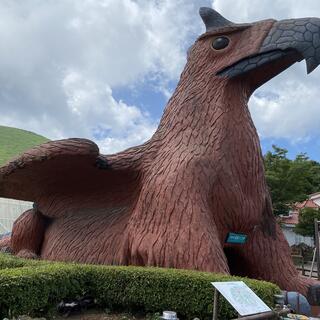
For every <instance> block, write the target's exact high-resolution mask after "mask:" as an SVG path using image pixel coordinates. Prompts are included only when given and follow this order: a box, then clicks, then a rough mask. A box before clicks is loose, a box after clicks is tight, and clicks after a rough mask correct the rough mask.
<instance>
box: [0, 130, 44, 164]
mask: <svg viewBox="0 0 320 320" xmlns="http://www.w3.org/2000/svg"><path fill="white" fill-rule="evenodd" d="M47 141H49V139H47V138H45V137H42V136H39V135H37V134H35V133H33V132H30V131H25V130H21V129H16V128H10V127H4V126H0V166H1V165H3V164H4V163H5V162H7V161H8V160H10V159H11V158H13V157H15V156H17V155H19V154H20V153H22V152H24V151H26V150H28V149H30V148H32V147H34V146H36V145H39V144H41V143H44V142H47Z"/></svg>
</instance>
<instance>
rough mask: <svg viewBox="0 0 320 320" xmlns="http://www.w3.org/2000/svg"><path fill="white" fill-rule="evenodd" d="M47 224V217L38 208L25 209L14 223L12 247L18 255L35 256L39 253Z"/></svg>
mask: <svg viewBox="0 0 320 320" xmlns="http://www.w3.org/2000/svg"><path fill="white" fill-rule="evenodd" d="M45 226H46V219H45V217H44V216H43V215H42V214H41V213H40V212H39V211H37V210H35V209H31V210H27V211H25V212H24V213H23V214H22V215H21V216H20V217H19V218H18V219H17V220H16V221H15V223H14V224H13V228H12V235H11V249H12V251H13V253H15V254H16V255H17V256H20V257H23V258H35V257H37V256H38V255H39V252H40V249H41V244H42V240H43V235H44V231H45Z"/></svg>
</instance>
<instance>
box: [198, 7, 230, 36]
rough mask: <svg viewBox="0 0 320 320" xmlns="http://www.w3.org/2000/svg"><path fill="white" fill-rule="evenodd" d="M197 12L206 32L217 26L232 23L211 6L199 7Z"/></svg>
mask: <svg viewBox="0 0 320 320" xmlns="http://www.w3.org/2000/svg"><path fill="white" fill-rule="evenodd" d="M199 14H200V16H201V18H202V20H203V22H204V24H205V26H206V32H208V31H212V30H214V29H217V28H221V27H226V26H232V25H234V23H233V22H231V21H229V20H227V19H226V18H224V17H223V16H222V15H221V14H220V13H218V12H217V11H215V10H213V9H212V8H207V7H201V8H200V9H199Z"/></svg>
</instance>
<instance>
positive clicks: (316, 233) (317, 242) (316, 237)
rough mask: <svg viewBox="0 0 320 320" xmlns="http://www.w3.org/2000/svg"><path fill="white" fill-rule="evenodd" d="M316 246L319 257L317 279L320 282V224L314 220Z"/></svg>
mask: <svg viewBox="0 0 320 320" xmlns="http://www.w3.org/2000/svg"><path fill="white" fill-rule="evenodd" d="M314 242H315V243H314V244H315V247H316V257H317V278H318V280H320V259H319V222H318V220H317V219H314Z"/></svg>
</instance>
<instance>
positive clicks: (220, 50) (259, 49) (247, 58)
mask: <svg viewBox="0 0 320 320" xmlns="http://www.w3.org/2000/svg"><path fill="white" fill-rule="evenodd" d="M200 16H201V18H202V20H203V22H204V24H205V27H206V32H205V33H204V34H202V35H201V36H200V37H199V39H198V40H197V41H196V43H195V45H194V46H193V47H192V48H191V49H190V52H189V59H191V58H192V59H196V60H199V63H198V65H202V66H203V64H206V68H205V69H206V70H207V72H208V74H210V76H212V77H214V78H215V80H217V81H223V82H224V83H235V82H238V83H241V85H244V86H246V87H247V88H248V92H249V93H252V92H253V91H254V90H255V89H256V88H258V87H259V86H261V85H262V84H264V83H265V82H267V81H268V80H270V79H271V78H273V77H274V76H276V75H278V74H279V73H281V72H282V71H283V70H285V69H286V68H288V67H289V66H291V65H292V64H294V63H295V62H298V61H301V60H303V59H305V60H306V65H307V72H308V73H310V72H312V71H313V70H314V69H315V68H316V67H317V66H318V65H319V63H320V19H318V18H302V19H287V20H281V21H276V20H272V19H269V20H262V21H258V22H254V23H245V24H237V23H233V22H231V21H229V20H227V19H225V18H224V17H223V16H221V15H220V14H219V13H218V12H216V11H215V10H213V9H211V8H204V7H203V8H200ZM202 70H203V69H202ZM194 71H196V72H197V70H194ZM199 72H200V69H199Z"/></svg>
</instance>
